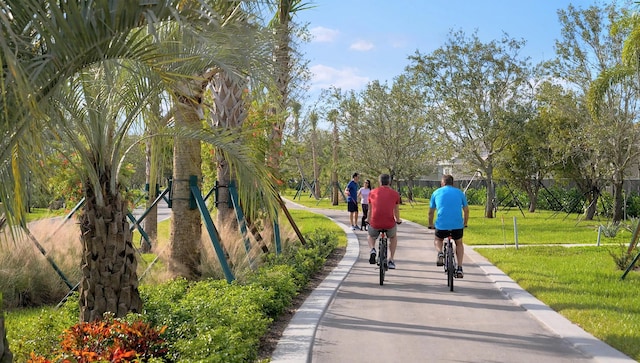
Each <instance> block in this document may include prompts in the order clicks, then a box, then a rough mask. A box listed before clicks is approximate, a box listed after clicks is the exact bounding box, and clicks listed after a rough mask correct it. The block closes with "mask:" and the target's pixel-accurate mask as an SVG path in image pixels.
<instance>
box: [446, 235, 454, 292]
mask: <svg viewBox="0 0 640 363" xmlns="http://www.w3.org/2000/svg"><path fill="white" fill-rule="evenodd" d="M445 259H446V262H445V264H446V265H447V286H449V291H453V275H454V274H455V273H456V267H455V263H454V262H453V245H452V244H451V240H447V254H446V256H445Z"/></svg>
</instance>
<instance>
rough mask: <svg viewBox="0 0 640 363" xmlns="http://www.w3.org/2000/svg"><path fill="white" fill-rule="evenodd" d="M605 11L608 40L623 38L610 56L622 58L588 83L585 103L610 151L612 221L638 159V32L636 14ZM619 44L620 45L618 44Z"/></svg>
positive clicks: (619, 212)
mask: <svg viewBox="0 0 640 363" xmlns="http://www.w3.org/2000/svg"><path fill="white" fill-rule="evenodd" d="M602 11H603V12H605V11H608V14H607V15H608V18H609V21H610V22H611V23H610V30H609V34H610V35H609V37H610V39H609V41H611V42H613V41H615V42H616V43H618V42H619V41H620V39H621V38H622V37H626V39H625V41H624V45H623V48H622V51H621V52H620V48H619V46H618V47H616V48H614V49H613V51H612V53H613V54H612V56H614V57H616V58H618V57H620V58H621V59H619V60H617V61H618V62H617V63H615V64H613V65H612V66H610V67H609V68H607V69H604V70H602V69H601V72H600V74H599V75H598V77H597V78H596V79H595V80H594V81H593V82H592V83H591V85H590V87H589V90H588V93H587V100H588V106H589V110H590V112H591V116H592V118H593V119H594V120H595V123H596V124H597V125H598V126H604V127H605V132H606V134H605V135H602V134H601V135H602V136H601V138H602V139H604V140H605V141H604V144H605V145H604V147H605V148H607V147H608V148H611V152H610V153H608V155H609V158H610V160H611V161H612V162H611V169H612V170H611V172H612V174H613V176H612V181H613V186H614V193H613V194H614V208H613V221H614V222H617V221H620V220H621V219H622V218H623V203H624V200H623V195H622V184H623V181H624V176H625V175H624V174H625V170H626V169H627V168H628V167H629V166H630V164H631V163H633V162H635V161H636V160H637V158H638V156H640V148H639V147H638V143H639V142H640V130H638V128H637V126H636V124H635V121H636V119H637V117H638V111H640V109H639V108H638V98H639V93H638V89H639V88H638V83H639V82H640V78H639V77H638V69H639V62H638V58H637V56H636V54H637V46H638V43H637V41H635V39H636V37H637V33H638V29H640V22H639V21H638V18H637V15H636V14H630V13H629V12H628V10H626V9H621V10H620V14H621V15H620V16H618V14H617V13H616V11H615V8H614V7H609V8H607V9H604V10H602ZM601 16H604V15H601ZM618 45H619V43H618Z"/></svg>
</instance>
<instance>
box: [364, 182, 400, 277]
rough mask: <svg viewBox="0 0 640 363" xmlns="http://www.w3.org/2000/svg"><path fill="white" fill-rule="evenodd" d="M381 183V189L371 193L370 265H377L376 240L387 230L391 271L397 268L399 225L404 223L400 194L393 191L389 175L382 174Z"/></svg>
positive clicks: (368, 238)
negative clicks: (396, 254) (381, 231)
mask: <svg viewBox="0 0 640 363" xmlns="http://www.w3.org/2000/svg"><path fill="white" fill-rule="evenodd" d="M379 182H380V187H378V188H375V189H373V190H372V191H371V193H369V215H368V219H369V228H368V231H369V233H368V235H367V242H368V243H369V248H370V249H371V252H370V253H369V263H370V264H374V263H376V248H375V243H376V238H378V235H379V234H380V230H381V229H386V230H387V237H388V238H389V242H390V243H389V256H390V257H391V258H390V259H389V262H388V266H389V268H390V269H394V268H396V263H395V260H394V256H395V253H396V247H397V246H398V236H397V234H396V231H397V225H398V224H400V223H402V221H401V220H400V194H398V192H396V191H395V190H393V189H391V186H390V182H391V177H390V176H389V174H381V175H380V177H379Z"/></svg>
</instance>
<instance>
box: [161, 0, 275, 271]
mask: <svg viewBox="0 0 640 363" xmlns="http://www.w3.org/2000/svg"><path fill="white" fill-rule="evenodd" d="M248 5H250V4H248V3H245V2H240V1H237V2H236V1H229V2H215V4H213V9H215V10H216V17H217V18H216V24H218V25H219V27H216V28H215V29H214V28H212V27H211V26H209V27H207V28H204V29H202V28H198V29H197V30H198V32H197V33H195V32H188V33H187V32H184V33H182V34H180V42H179V43H180V44H181V45H183V46H184V47H187V48H189V49H192V50H198V49H200V52H203V53H208V54H210V55H211V56H212V57H211V58H210V61H209V62H208V63H207V62H204V63H202V64H200V68H194V69H193V74H195V75H196V76H194V77H193V78H192V79H191V80H189V81H185V82H183V83H179V84H177V87H175V88H174V90H173V93H174V94H175V95H176V97H174V99H175V103H176V105H177V106H176V109H177V110H178V111H177V112H176V113H175V124H176V126H179V127H181V128H184V129H190V130H192V131H195V130H199V129H202V122H203V117H204V115H205V110H206V105H205V104H204V100H205V99H206V96H207V94H206V92H207V91H208V90H211V93H212V95H213V98H214V105H213V106H212V107H211V112H210V114H211V115H212V118H213V123H214V124H215V125H216V126H221V127H220V129H219V130H216V131H212V132H213V133H223V134H227V135H233V134H234V133H230V131H234V132H235V135H237V137H236V138H231V139H228V141H229V142H230V143H233V144H234V145H233V146H234V147H238V146H241V145H242V135H241V133H238V132H236V131H237V130H238V127H239V126H240V125H241V124H242V121H243V119H244V117H245V107H244V99H243V90H244V87H243V86H242V83H240V80H242V79H246V78H249V79H252V80H254V81H260V80H262V81H263V80H266V82H265V83H268V82H269V81H268V79H269V78H270V76H269V75H268V68H267V67H268V65H269V64H270V63H271V62H270V61H269V55H270V54H269V50H270V49H271V42H270V38H269V37H268V34H267V33H265V32H264V31H263V29H262V28H261V27H260V26H259V25H258V24H256V23H254V22H251V21H250V20H251V19H252V17H253V16H252V14H253V12H255V11H256V9H253V8H251V7H250V6H248ZM229 49H232V50H233V51H232V52H229V51H228V50H229ZM263 84H264V83H263ZM210 86H211V87H210ZM199 137H204V136H203V135H202V134H200V136H199ZM205 138H206V137H205ZM229 147H231V145H229V144H223V145H220V147H219V148H218V149H216V158H217V164H218V165H219V168H218V169H219V170H218V175H219V176H220V177H222V178H223V179H222V180H220V181H219V184H221V185H224V186H228V185H229V182H231V181H232V180H234V179H235V178H239V176H238V174H237V173H238V171H237V170H234V169H236V168H237V167H238V166H240V164H237V162H236V161H237V160H238V159H237V158H238V156H241V155H242V154H244V153H246V152H251V151H250V150H249V149H248V148H246V150H244V151H242V152H240V154H238V155H230V154H228V153H227V152H226V151H225V149H228V148H229ZM238 151H240V150H238ZM200 152H201V148H200V144H199V142H195V141H194V142H187V141H185V140H183V139H181V140H180V141H178V140H176V142H175V144H174V172H173V183H174V184H173V187H174V200H175V202H174V204H173V206H172V226H171V227H172V228H171V230H172V235H171V255H172V257H173V259H172V260H173V263H174V270H175V272H177V273H178V274H180V275H182V276H185V277H187V278H197V277H198V276H199V275H200V272H199V266H198V265H199V261H200V248H199V246H200V244H199V240H200V235H201V230H202V226H201V218H200V212H199V211H198V210H196V209H193V208H192V207H191V205H190V203H189V199H190V198H191V190H190V188H189V180H195V181H196V183H197V186H198V187H200V183H201V179H202V172H201V159H200ZM252 155H255V154H253V153H252ZM229 157H231V158H235V159H236V161H234V160H231V159H229ZM241 158H242V157H241ZM244 162H251V163H254V162H255V160H249V159H246V160H244ZM234 164H236V165H234ZM245 165H246V164H245ZM254 170H256V173H255V174H253V175H245V177H247V176H249V178H248V179H244V180H241V179H239V180H238V181H237V183H236V187H238V192H239V198H240V199H241V200H242V201H243V208H245V209H247V210H251V207H252V206H256V207H257V206H258V205H260V204H256V203H254V202H255V197H256V196H261V197H262V196H264V197H266V198H270V197H271V198H272V197H274V196H275V192H274V191H273V188H272V187H271V186H270V184H271V183H270V181H269V178H268V175H267V173H266V171H264V170H263V169H262V168H254ZM227 178H228V179H227ZM256 180H259V181H258V182H255V183H254V182H253V181H256ZM219 191H221V192H222V193H221V194H223V195H222V196H221V198H220V200H219V201H220V202H221V201H226V200H228V199H225V195H224V194H225V193H226V192H227V191H228V189H226V188H220V190H219ZM227 198H228V197H227ZM272 203H273V202H267V204H272ZM230 212H231V210H229V209H227V210H226V213H225V210H223V211H222V214H221V216H220V218H222V219H224V220H225V221H229V219H230V218H229V217H228V216H229V215H230ZM231 220H233V219H231Z"/></svg>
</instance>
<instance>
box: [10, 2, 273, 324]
mask: <svg viewBox="0 0 640 363" xmlns="http://www.w3.org/2000/svg"><path fill="white" fill-rule="evenodd" d="M178 4H179V5H180V6H178ZM201 5H203V4H200V3H199V2H198V1H196V0H194V1H192V2H189V3H185V2H183V1H180V2H177V1H176V3H175V4H174V3H173V2H169V1H167V2H158V3H155V4H149V5H139V4H138V3H136V2H113V1H107V0H98V1H94V2H89V3H87V2H79V3H78V2H63V3H59V2H55V1H50V2H47V3H46V4H42V2H41V1H31V0H26V1H20V2H15V3H14V2H9V3H8V4H7V3H2V4H0V12H2V13H3V14H10V15H11V16H5V17H1V18H0V31H2V36H1V37H0V59H2V64H3V65H4V68H3V72H2V73H1V74H0V76H1V78H0V81H2V82H3V83H2V87H3V89H5V90H8V92H3V93H2V94H1V96H0V97H2V101H3V102H0V114H1V115H2V116H0V127H1V131H2V134H3V135H5V136H6V137H3V138H2V139H1V140H0V178H1V179H2V180H1V181H2V182H1V183H0V193H1V194H0V198H1V199H2V201H3V204H2V208H4V211H6V212H7V213H6V214H7V216H8V217H7V221H8V223H13V224H15V223H16V222H24V219H23V218H21V216H22V215H23V213H24V204H23V203H22V201H23V200H25V191H24V190H22V189H20V188H19V186H20V185H24V182H23V180H24V179H25V177H26V175H27V173H26V172H25V171H28V170H37V169H38V165H37V164H36V165H35V167H34V165H33V163H29V162H33V161H34V160H36V159H37V158H34V157H32V156H37V155H41V154H42V153H40V152H39V148H38V141H39V140H40V139H39V138H38V137H33V136H36V135H38V134H39V131H40V130H43V129H44V130H51V131H52V132H53V131H56V132H58V133H59V134H61V135H66V136H68V137H69V140H72V139H73V138H72V137H73V136H74V134H73V131H76V132H77V133H78V134H75V140H77V141H76V144H74V146H75V147H78V148H81V149H82V150H84V151H86V155H85V156H84V164H85V166H86V167H88V168H87V169H86V170H84V168H82V169H83V170H82V172H83V174H82V175H85V176H86V178H84V179H83V180H84V182H85V192H86V194H85V198H86V204H87V205H86V206H85V210H86V213H85V214H83V218H84V219H83V225H82V228H83V231H84V232H86V237H84V238H85V239H84V242H85V243H84V247H85V248H86V249H85V250H84V251H83V255H84V256H85V258H86V260H85V261H86V263H87V264H90V265H91V264H94V265H92V266H89V267H88V268H87V271H85V272H86V273H87V274H86V275H85V276H86V279H87V281H83V288H82V289H83V291H84V292H86V294H84V295H83V297H82V298H81V305H82V306H81V310H82V318H83V319H94V318H95V319H97V318H100V317H101V316H102V315H101V310H102V309H103V308H105V309H107V308H108V309H109V310H111V309H113V312H114V313H115V314H117V315H119V316H121V315H123V314H125V313H126V312H128V311H139V297H138V296H137V291H136V289H135V285H134V283H133V282H132V281H134V280H136V279H135V274H134V272H135V268H133V264H134V262H133V261H129V259H130V258H131V256H132V255H131V254H130V252H131V251H130V236H128V235H127V232H128V222H126V218H125V215H124V213H123V212H124V211H126V208H127V204H126V201H125V200H124V199H123V198H122V196H121V194H120V189H119V187H118V183H117V175H118V174H117V168H118V167H117V163H116V161H117V160H118V155H120V154H121V153H120V151H121V150H120V147H121V146H122V145H120V143H121V142H122V136H121V135H122V134H120V133H119V132H122V131H123V130H124V129H126V127H123V126H122V124H121V123H122V122H125V123H130V122H132V119H133V115H135V114H137V112H134V110H136V109H138V108H140V107H141V105H142V104H144V103H145V102H144V99H145V98H147V97H150V95H151V93H152V92H147V91H149V90H150V89H156V87H162V88H163V89H165V90H168V91H171V90H174V89H175V85H176V84H177V82H179V81H183V80H186V79H193V70H194V69H204V67H203V65H205V64H211V63H212V62H214V61H215V62H217V64H219V65H223V64H224V60H226V61H229V60H230V58H231V57H223V56H222V54H223V53H224V52H225V48H224V47H219V48H217V50H218V52H214V51H212V49H213V48H211V47H208V48H207V47H204V48H184V47H183V48H180V49H176V48H174V46H175V45H177V44H182V43H180V42H176V41H175V40H176V39H175V38H171V37H170V36H169V37H164V34H165V33H164V32H165V31H168V34H171V31H172V30H174V29H176V28H177V29H179V30H186V29H188V30H191V33H190V34H191V35H192V36H194V38H195V39H200V40H203V42H202V43H201V44H203V45H209V46H210V45H211V44H212V43H211V42H204V40H206V39H204V38H200V36H204V35H205V34H210V33H206V32H203V31H202V30H203V29H208V30H210V31H211V33H214V34H216V35H219V36H221V37H222V38H225V39H229V34H227V33H224V32H218V30H219V29H216V28H215V27H214V25H215V24H218V22H216V21H215V20H217V19H212V18H208V17H207V16H204V14H205V13H203V12H200V11H199V9H200V6H201ZM207 14H208V15H211V16H215V14H213V13H207ZM176 25H178V26H177V27H176ZM180 25H184V26H185V28H183V29H180V28H179V26H180ZM165 27H166V28H165ZM168 28H172V29H168ZM25 29H28V30H26V31H25ZM148 30H152V31H148ZM17 34H30V37H26V36H17ZM181 34H184V33H183V32H181ZM233 34H235V35H237V39H238V41H239V42H241V43H242V42H244V41H243V40H241V39H240V35H239V34H238V33H233ZM234 39H236V38H234ZM186 44H193V43H186ZM215 44H220V43H215ZM237 56H238V57H241V58H242V57H244V55H237ZM116 59H117V61H111V60H116ZM212 59H213V60H212ZM112 67H113V68H112ZM125 69H135V70H136V72H135V73H134V75H136V76H135V77H133V78H132V81H131V82H132V83H131V85H133V82H137V83H136V86H139V87H133V86H132V87H130V88H131V89H130V92H132V93H133V92H141V93H139V94H134V97H121V96H122V94H123V93H124V91H120V90H118V92H116V91H114V92H113V94H106V93H107V91H105V87H108V86H112V85H114V84H116V80H118V79H117V77H116V76H117V75H121V74H124V73H120V72H125V71H124V70H125ZM96 72H97V73H96ZM91 74H97V75H100V77H97V78H96V79H95V80H93V81H92V80H91V79H90V78H88V76H89V75H91ZM147 74H148V77H147V79H152V78H153V77H157V79H160V80H162V82H159V83H156V82H144V81H143V80H141V77H143V76H145V75H147ZM114 77H115V78H114ZM120 84H122V83H120ZM145 86H146V87H145ZM124 88H127V87H124ZM141 90H147V91H144V92H142V91H141ZM157 92H159V91H158V90H157ZM175 95H184V94H183V93H175ZM82 97H88V98H87V99H86V100H83V99H82ZM91 97H94V98H95V100H96V101H95V102H94V103H92V106H93V107H94V109H83V108H82V107H83V105H84V103H83V101H84V102H89V101H90V100H91V101H93V99H91ZM109 97H114V98H115V97H121V98H120V100H121V101H122V102H123V104H124V106H121V107H120V108H118V107H117V106H118V105H115V104H114V105H111V104H108V105H102V104H101V103H100V102H98V101H97V100H107V101H108V100H109ZM107 103H108V102H107ZM110 107H111V108H110ZM97 110H104V111H105V113H104V115H103V114H98V111H97ZM118 110H126V111H127V112H123V113H120V112H119V111H118ZM106 111H108V112H106ZM45 115H50V117H48V118H47V117H46V116H45ZM70 115H75V116H78V118H77V119H75V118H74V119H71V118H70V117H69V116H70ZM103 117H108V118H106V119H105V118H103ZM43 121H46V122H43ZM102 121H104V123H103V122H102ZM72 122H75V124H73V125H75V129H74V130H71V128H72ZM101 127H102V128H101ZM94 132H95V133H96V135H98V136H99V137H96V138H93V139H91V138H90V137H91V136H90V135H92V134H94ZM172 132H173V133H174V134H176V135H178V134H179V135H180V136H189V137H198V138H199V139H201V140H205V141H206V142H209V143H213V144H214V145H216V146H218V147H220V148H222V149H223V150H224V151H225V152H226V153H227V157H228V158H229V160H232V162H233V163H234V164H235V167H236V168H237V169H238V170H240V172H239V175H240V177H241V178H245V179H243V180H242V181H243V183H241V185H240V186H239V191H240V194H241V195H243V196H249V197H247V198H246V201H247V206H248V208H251V207H253V206H254V203H253V200H254V199H255V197H251V196H252V195H254V192H255V191H256V189H257V190H258V191H260V192H264V194H263V195H264V196H265V198H270V199H271V201H272V203H273V200H275V192H274V191H273V190H272V189H269V188H268V187H263V186H261V185H260V183H259V181H261V180H265V179H266V176H265V175H266V173H265V172H264V170H263V168H260V166H259V165H257V166H256V165H254V164H253V159H252V158H251V157H250V156H249V155H250V154H249V153H248V152H247V151H246V150H243V149H242V148H239V147H237V146H234V145H230V141H231V140H235V139H237V138H238V136H236V135H230V134H224V133H217V134H216V133H207V132H205V131H203V130H201V128H198V130H193V129H190V130H185V129H184V128H181V127H179V126H178V127H176V128H175V130H174V131H172ZM80 134H82V135H83V136H82V137H80V136H79V135H80ZM85 138H86V139H85ZM111 141H113V145H110V144H108V143H109V142H111ZM88 145H91V147H89V146H88ZM225 145H229V146H228V147H225ZM26 150H29V153H25V152H24V151H26ZM103 150H104V151H105V152H103ZM36 161H37V160H36ZM89 164H91V165H90V166H91V167H90V168H89ZM261 178H262V179H261ZM256 185H258V188H256ZM125 223H126V224H125ZM125 230H126V231H127V232H125ZM91 237H95V238H94V239H91ZM118 239H119V241H120V242H121V243H120V244H119V245H118V248H117V249H116V250H112V249H111V246H113V243H114V240H118ZM121 249H123V250H122V251H121V252H122V255H124V256H126V257H125V260H122V259H121V257H122V256H120V254H115V253H113V252H114V251H120V250H121ZM108 252H111V254H109V253H108ZM105 253H106V254H105ZM103 255H104V260H102V259H101V257H102V256H103ZM116 255H117V258H115V257H116ZM109 258H112V259H113V260H109ZM133 258H135V256H134V257H133ZM98 260H100V261H99V262H98ZM109 264H111V265H113V268H114V269H116V270H118V271H122V270H121V269H124V270H126V271H127V272H123V273H121V274H118V275H117V276H119V277H121V278H122V280H121V281H124V283H123V284H122V285H123V286H121V287H120V288H118V290H117V294H118V296H116V298H115V299H116V302H115V303H114V302H112V301H108V302H107V301H106V298H107V296H109V297H110V296H112V293H111V292H109V293H107V294H104V295H101V293H100V292H99V291H100V290H104V289H106V287H107V286H111V284H110V283H109V281H110V279H111V278H112V277H111V275H109V274H104V273H102V270H99V269H95V267H96V266H98V265H100V266H104V265H109ZM130 270H131V271H133V272H132V273H131V274H128V271H130ZM136 283H137V281H136ZM92 294H95V296H92ZM114 304H115V305H116V307H115V308H112V306H113V305H114Z"/></svg>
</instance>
